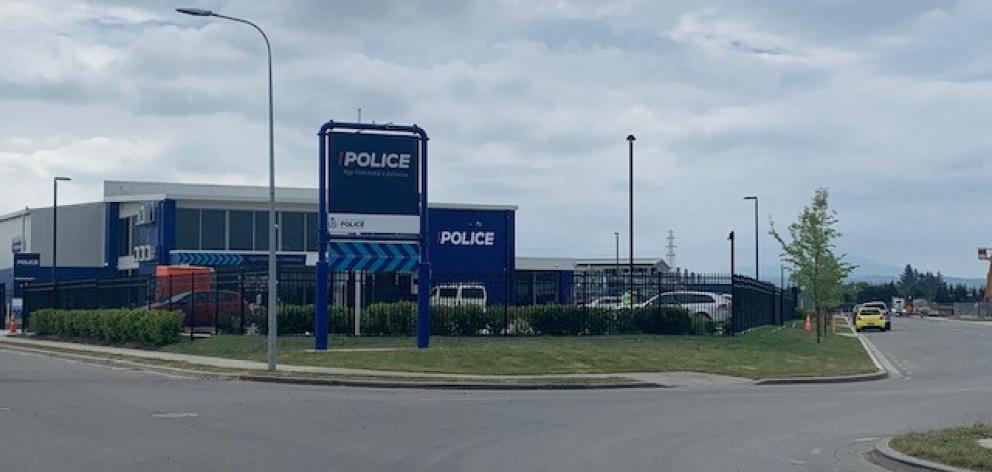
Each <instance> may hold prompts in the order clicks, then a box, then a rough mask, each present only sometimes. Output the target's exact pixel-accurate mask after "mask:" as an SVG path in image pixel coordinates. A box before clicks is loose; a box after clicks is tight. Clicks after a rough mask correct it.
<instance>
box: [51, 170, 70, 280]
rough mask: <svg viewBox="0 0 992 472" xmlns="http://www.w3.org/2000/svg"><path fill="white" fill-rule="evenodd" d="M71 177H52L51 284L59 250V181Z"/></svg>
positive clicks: (54, 276) (66, 180) (55, 278)
mask: <svg viewBox="0 0 992 472" xmlns="http://www.w3.org/2000/svg"><path fill="white" fill-rule="evenodd" d="M70 180H72V179H70V178H68V177H55V178H54V179H52V284H55V281H56V280H57V277H56V275H55V268H56V266H58V252H59V182H68V181H70Z"/></svg>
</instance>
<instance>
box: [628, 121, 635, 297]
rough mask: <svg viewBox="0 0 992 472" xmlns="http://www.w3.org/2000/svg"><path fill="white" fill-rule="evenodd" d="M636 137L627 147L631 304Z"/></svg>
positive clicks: (631, 138)
mask: <svg viewBox="0 0 992 472" xmlns="http://www.w3.org/2000/svg"><path fill="white" fill-rule="evenodd" d="M634 139H635V138H634V135H632V134H628V135H627V145H628V146H629V148H630V166H629V169H630V186H629V194H630V235H629V238H630V259H629V263H630V264H629V265H630V287H629V289H630V303H631V305H633V303H634Z"/></svg>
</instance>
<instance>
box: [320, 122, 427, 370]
mask: <svg viewBox="0 0 992 472" xmlns="http://www.w3.org/2000/svg"><path fill="white" fill-rule="evenodd" d="M335 136H337V137H338V139H342V138H341V137H342V136H347V137H346V138H344V139H346V140H350V141H355V140H359V139H361V138H362V137H366V138H369V142H373V141H374V140H375V139H380V140H382V141H388V140H395V139H396V138H406V139H412V140H415V142H416V150H417V153H418V156H417V166H418V168H417V170H419V172H420V176H419V180H420V186H419V197H420V198H419V205H418V207H419V208H418V210H419V215H420V233H419V234H406V235H404V234H376V233H365V234H335V235H334V237H333V238H331V235H330V233H329V232H328V226H327V214H328V209H329V208H330V202H329V198H330V196H331V192H329V190H330V189H329V185H330V184H331V182H330V172H329V171H330V166H329V164H330V162H329V161H330V160H331V159H334V156H331V155H329V151H330V150H331V149H333V148H334V146H333V145H332V140H333V139H335ZM317 138H318V142H319V145H318V148H319V151H318V152H319V154H318V174H319V176H318V186H317V188H318V196H317V203H318V208H319V210H318V211H319V212H320V213H319V214H318V217H317V219H318V225H317V227H318V228H319V231H320V234H318V236H317V252H318V255H317V268H316V279H317V280H316V293H315V296H314V304H315V305H316V306H315V307H314V315H315V316H314V349H315V350H318V351H323V350H327V348H328V347H329V342H328V334H329V329H328V328H329V323H328V310H327V308H328V307H327V300H328V293H327V292H328V276H329V272H330V265H329V264H328V260H327V257H328V246H329V245H330V244H331V243H332V242H334V243H335V245H336V247H344V248H346V249H347V250H346V251H343V253H342V254H340V256H342V257H341V261H345V262H346V263H348V264H351V263H354V261H355V260H356V258H353V257H356V256H355V253H354V252H353V251H352V250H355V251H357V252H358V254H359V256H357V258H366V259H369V258H371V257H372V256H368V254H379V253H383V254H387V255H388V254H393V255H395V256H397V257H403V256H404V254H402V253H401V251H399V250H395V248H392V247H389V246H388V243H389V242H393V243H399V244H402V245H404V246H409V244H410V243H414V244H419V246H420V260H419V262H418V263H417V264H416V268H417V279H418V281H417V347H418V348H421V349H424V348H427V347H429V346H430V336H431V325H430V323H431V313H430V309H431V306H430V290H431V265H430V247H431V241H430V233H429V232H428V225H427V141H428V137H427V132H426V131H424V130H423V128H421V127H419V126H417V125H412V126H400V125H391V124H386V125H376V124H366V123H346V122H335V121H333V120H331V121H328V122H327V123H324V124H323V125H322V126H321V127H320V131H319V132H318V133H317ZM390 190H391V188H390V186H384V188H382V189H381V190H380V192H381V193H383V194H389V192H390ZM403 198H412V195H407V196H406V197H403ZM392 203H393V204H395V201H393V202H392ZM400 214H402V213H400ZM341 243H349V244H344V245H343V246H342V244H341ZM384 244H385V245H386V246H383V245H384ZM383 247H384V248H385V251H383V249H382V248H383ZM366 248H371V251H369V252H368V254H366V251H367V249H366ZM390 251H393V252H390ZM408 255H409V254H406V256H408ZM367 256H368V257H367ZM385 257H388V256H385ZM360 260H361V261H365V259H360ZM341 261H339V260H336V261H335V262H336V263H337V262H341ZM361 263H364V262H361ZM402 263H403V264H404V265H407V266H409V267H410V268H412V264H409V261H402ZM336 266H337V265H336ZM381 266H382V264H379V267H381ZM388 266H390V265H387V267H388Z"/></svg>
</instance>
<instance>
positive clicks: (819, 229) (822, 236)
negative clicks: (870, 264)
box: [769, 188, 855, 343]
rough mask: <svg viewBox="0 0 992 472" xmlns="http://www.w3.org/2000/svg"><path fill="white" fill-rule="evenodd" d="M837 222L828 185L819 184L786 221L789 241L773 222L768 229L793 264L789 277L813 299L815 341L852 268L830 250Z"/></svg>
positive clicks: (841, 292) (832, 246)
mask: <svg viewBox="0 0 992 472" xmlns="http://www.w3.org/2000/svg"><path fill="white" fill-rule="evenodd" d="M837 222H838V219H837V213H836V212H835V211H832V210H830V208H829V205H828V192H827V189H825V188H818V189H816V192H814V193H813V200H812V201H811V202H810V204H809V205H808V206H806V208H804V209H803V212H802V214H800V215H799V218H798V219H797V220H796V221H795V222H794V223H792V224H791V225H789V238H790V239H791V240H790V241H788V242H786V241H785V239H784V238H783V237H782V235H780V234H779V233H778V231H777V230H776V229H775V224H774V222H772V223H771V231H769V233H770V234H771V235H772V237H774V238H775V240H776V241H778V242H779V244H781V245H782V258H783V260H784V261H785V263H786V264H788V265H790V266H791V267H792V272H791V274H790V275H789V278H790V280H792V282H794V283H795V284H797V285H798V286H799V288H800V289H801V290H802V291H803V293H805V294H806V295H807V296H808V297H810V298H811V299H812V300H813V309H814V312H815V315H816V342H818V343H819V342H820V336H821V333H823V332H826V326H825V323H824V322H823V316H824V314H825V313H826V312H827V310H829V309H830V308H833V307H836V306H837V305H838V304H840V302H841V299H842V296H843V289H844V279H845V278H847V276H848V274H850V273H851V271H852V270H854V269H855V266H853V265H851V264H848V263H847V262H844V261H843V259H844V256H843V255H841V256H839V257H838V256H837V255H835V254H834V252H833V250H834V248H835V245H834V241H835V240H836V239H837V238H839V237H840V235H841V234H840V232H839V231H837V229H836V228H835V225H836V224H837Z"/></svg>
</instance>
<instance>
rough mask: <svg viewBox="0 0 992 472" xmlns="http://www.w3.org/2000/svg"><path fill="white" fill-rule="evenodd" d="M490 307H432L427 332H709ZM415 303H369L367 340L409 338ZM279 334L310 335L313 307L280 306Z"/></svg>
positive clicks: (661, 310)
mask: <svg viewBox="0 0 992 472" xmlns="http://www.w3.org/2000/svg"><path fill="white" fill-rule="evenodd" d="M505 310H506V311H504V308H503V307H491V308H489V309H488V310H487V309H484V308H483V307H481V306H472V305H464V306H433V307H431V334H433V335H439V336H477V335H485V334H500V333H503V332H504V330H505V331H506V332H507V333H509V334H515V335H557V336H567V335H601V334H638V333H644V334H702V333H710V332H713V331H715V326H714V325H713V323H712V322H706V323H704V324H699V323H695V322H693V320H692V318H691V317H690V313H689V312H688V311H687V310H685V309H683V308H681V307H655V308H635V309H625V310H608V309H605V308H589V307H578V306H571V305H538V306H510V307H506V308H505ZM416 312H417V307H416V304H414V303H412V302H396V303H375V304H372V305H369V306H368V307H366V308H365V309H363V310H362V320H361V321H362V334H365V335H370V336H409V335H412V334H413V333H414V332H415V327H416V318H417V316H416ZM277 313H278V323H279V334H280V335H285V334H308V333H311V332H313V326H314V306H313V305H280V306H279V311H278V312H277ZM351 316H352V315H351V313H349V311H347V310H346V309H345V308H343V307H336V306H335V307H331V309H330V324H331V326H330V330H331V333H333V334H350V332H351V330H352V329H353V326H354V320H353V319H351ZM251 323H252V324H254V325H255V326H256V328H257V330H258V331H259V332H261V333H265V332H266V326H267V323H266V321H265V312H264V310H261V311H259V312H256V313H253V314H252V318H251Z"/></svg>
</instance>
